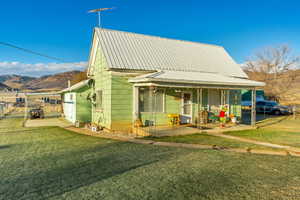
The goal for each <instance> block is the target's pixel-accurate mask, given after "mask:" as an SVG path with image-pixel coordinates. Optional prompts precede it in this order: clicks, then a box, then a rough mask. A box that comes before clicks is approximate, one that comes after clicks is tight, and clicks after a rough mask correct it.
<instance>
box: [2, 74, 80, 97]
mask: <svg viewBox="0 0 300 200" xmlns="http://www.w3.org/2000/svg"><path fill="white" fill-rule="evenodd" d="M81 73H82V72H80V71H70V72H63V73H58V74H54V75H48V76H42V77H39V78H35V77H28V76H20V75H2V76H1V75H0V83H2V84H3V85H6V86H7V87H9V88H15V89H19V90H22V91H31V92H32V91H34V92H43V91H58V90H61V89H64V88H66V87H67V85H68V80H73V79H74V78H75V77H77V76H78V75H79V74H81ZM0 87H1V86H0ZM3 87H4V86H3Z"/></svg>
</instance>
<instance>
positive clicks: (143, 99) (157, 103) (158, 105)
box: [139, 88, 164, 112]
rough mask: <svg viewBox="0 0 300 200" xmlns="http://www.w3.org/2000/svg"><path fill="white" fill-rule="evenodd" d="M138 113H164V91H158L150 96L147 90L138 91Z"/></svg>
mask: <svg viewBox="0 0 300 200" xmlns="http://www.w3.org/2000/svg"><path fill="white" fill-rule="evenodd" d="M139 109H140V112H164V90H162V89H158V90H156V91H155V92H153V94H152V95H151V91H150V90H149V89H148V88H147V89H146V88H145V89H140V90H139Z"/></svg>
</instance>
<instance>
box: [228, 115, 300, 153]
mask: <svg viewBox="0 0 300 200" xmlns="http://www.w3.org/2000/svg"><path fill="white" fill-rule="evenodd" d="M260 126H261V127H260V128H259V129H257V130H247V131H233V132H226V134H229V135H233V136H239V137H245V138H249V139H255V140H259V141H264V142H271V143H276V144H281V145H289V146H293V147H300V119H296V120H294V119H293V118H292V117H285V118H283V117H280V118H279V120H277V121H276V119H272V120H269V121H267V122H266V123H265V124H262V125H260Z"/></svg>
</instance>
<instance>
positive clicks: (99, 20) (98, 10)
mask: <svg viewBox="0 0 300 200" xmlns="http://www.w3.org/2000/svg"><path fill="white" fill-rule="evenodd" d="M112 9H114V7H112V8H98V9H94V10H89V11H88V13H97V14H98V27H99V28H101V12H103V11H106V10H112Z"/></svg>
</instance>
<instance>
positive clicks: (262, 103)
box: [256, 101, 266, 106]
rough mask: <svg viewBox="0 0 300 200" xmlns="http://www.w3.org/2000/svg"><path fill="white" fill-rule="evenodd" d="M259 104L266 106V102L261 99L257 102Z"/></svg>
mask: <svg viewBox="0 0 300 200" xmlns="http://www.w3.org/2000/svg"><path fill="white" fill-rule="evenodd" d="M256 105H257V106H265V105H266V102H263V101H260V102H257V103H256Z"/></svg>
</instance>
